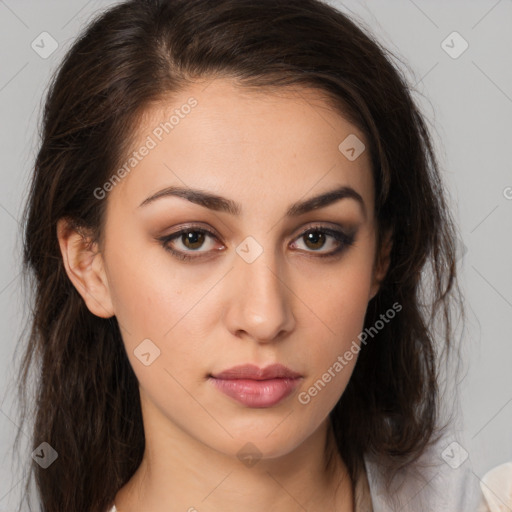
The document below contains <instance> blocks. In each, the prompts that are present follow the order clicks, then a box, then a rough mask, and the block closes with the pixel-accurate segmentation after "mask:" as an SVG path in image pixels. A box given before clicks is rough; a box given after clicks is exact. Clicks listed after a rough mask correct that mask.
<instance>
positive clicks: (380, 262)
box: [368, 230, 393, 300]
mask: <svg viewBox="0 0 512 512" xmlns="http://www.w3.org/2000/svg"><path fill="white" fill-rule="evenodd" d="M392 234H393V233H392V231H391V230H388V231H387V232H386V233H385V234H384V236H383V240H382V246H381V248H380V252H379V254H377V255H376V257H375V264H374V268H373V282H372V286H371V290H370V297H369V299H368V300H371V299H373V298H374V297H375V295H377V293H378V291H379V289H380V285H381V283H382V281H383V280H384V278H385V277H386V274H387V272H388V269H389V263H390V261H391V248H392V247H393V236H392Z"/></svg>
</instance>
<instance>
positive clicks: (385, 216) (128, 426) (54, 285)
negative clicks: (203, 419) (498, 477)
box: [19, 0, 460, 512]
mask: <svg viewBox="0 0 512 512" xmlns="http://www.w3.org/2000/svg"><path fill="white" fill-rule="evenodd" d="M395 59H396V57H394V56H393V55H392V54H391V53H390V52H388V51H387V50H385V49H383V48H382V47H381V46H380V45H379V44H378V43H377V42H376V41H375V40H374V39H373V38H372V37H370V36H369V35H368V33H365V32H364V31H363V30H362V29H361V28H359V26H358V25H357V24H356V23H354V22H353V21H352V20H351V19H350V18H348V17H347V16H345V15H344V14H342V13H341V12H339V11H337V10H336V9H334V8H333V7H330V6H329V5H327V4H325V3H322V2H320V1H319V0H146V1H143V0H138V1H136V0H133V1H128V2H123V3H121V4H119V5H116V6H114V7H112V8H109V9H108V10H106V11H105V12H103V13H101V14H100V15H99V16H98V17H97V18H96V19H94V20H93V21H92V22H91V23H90V24H89V25H88V26H87V28H86V30H85V31H84V33H83V34H82V35H80V37H79V38H78V39H77V40H76V41H75V42H74V44H73V46H72V47H71V49H70V50H69V51H68V52H67V54H66V56H65V59H64V61H63V62H62V64H61V65H60V67H59V69H58V70H57V72H56V73H55V75H54V78H53V79H52V82H51V84H50V88H49V91H48V94H47V97H46V101H45V106H44V114H43V118H42V126H41V143H40V147H39V152H38V154H37V159H36V162H35V166H34V173H33V178H32V183H31V187H30V191H29V197H28V200H27V204H26V208H25V212H24V218H23V220H24V223H23V229H24V239H23V241H24V247H23V250H24V261H23V263H24V272H25V279H26V289H27V291H28V292H30V293H33V299H32V301H31V308H30V314H31V321H30V333H29V336H28V341H27V344H26V345H24V350H25V351H24V357H23V360H22V367H21V371H20V377H19V390H20V402H21V403H23V404H27V403H28V401H29V399H31V397H32V395H33V398H34V399H35V403H34V408H35V411H34V412H35V421H34V425H33V432H32V434H33V448H34V449H35V448H36V447H37V446H38V445H39V444H40V443H41V442H43V441H44V442H47V443H49V444H50V445H51V446H52V447H53V448H54V449H55V450H56V451H57V452H58V454H59V456H58V459H57V460H56V461H55V462H54V463H53V464H52V465H51V466H50V467H48V468H47V469H42V468H41V467H39V465H37V464H33V468H32V469H33V472H34V475H35V480H36V484H37V489H38V492H39V498H40V500H41V504H42V508H41V509H40V510H43V511H45V512H63V511H68V512H85V511H87V512H104V511H105V510H106V509H107V507H108V506H109V505H110V504H111V503H112V500H113V498H114V496H115V494H116V492H117V491H118V490H119V489H120V487H122V486H123V485H124V484H125V483H126V482H127V481H128V480H129V479H130V477H131V476H132V474H133V473H134V472H135V470H136V469H137V467H138V466H139V464H140V462H141V460H142V456H143V452H144V446H145V442H144V431H143V425H142V416H141V410H140V401H139V392H138V383H137V379H136V377H135V374H134V372H133V371H132V368H131V366H130V364H129V361H128V358H127V356H126V353H125V349H124V345H123V341H122V338H121V334H120V330H119V327H118V324H117V321H116V318H115V317H113V318H109V319H104V318H99V317H96V316H95V315H93V314H92V313H90V311H89V310H88V309H87V307H86V305H85V303H84V301H83V299H82V298H81V296H80V294H79V293H78V292H77V290H76V289H75V288H74V286H73V284H72V283H71V281H70V280H69V278H68V276H67V275H66V272H65V268H64V266H63V261H62V257H61V253H60V249H59V245H58V240H57V235H56V224H57V221H58V220H59V219H60V218H68V219H70V221H71V222H72V225H73V226H74V227H75V228H76V229H77V230H81V231H82V232H83V233H84V237H85V236H89V237H90V240H91V241H100V242H101V235H102V232H103V231H102V227H103V225H104V222H105V215H104V214H105V206H106V200H103V201H100V200H98V199H97V198H96V196H95V195H94V193H93V191H94V190H95V189H96V188H98V187H101V186H102V184H104V183H105V182H106V181H107V180H108V179H109V178H110V177H111V176H112V174H113V171H114V170H115V169H117V168H118V166H119V165H120V164H121V162H122V161H123V160H124V159H125V156H126V151H127V149H128V148H129V146H130V144H131V143H132V142H133V140H134V137H135V135H136V131H137V127H138V125H139V121H140V119H141V115H142V114H143V113H144V111H145V110H147V108H148V106H150V105H152V104H155V103H158V102H169V101H172V97H173V96H172V95H173V93H175V92H177V91H181V90H182V89H184V88H186V87H187V84H190V83H192V82H194V81H196V80H199V79H201V80H203V79H204V80H208V79H213V78H215V77H227V78H231V79H233V80H234V81H236V83H237V84H239V85H240V86H243V87H256V88H258V89H260V90H263V89H264V88H266V87H267V88H268V90H269V91H271V90H276V89H278V88H280V87H286V86H296V87H301V86H302V87H308V88H314V89H316V90H317V91H318V92H319V94H322V95H325V96H326V97H328V98H329V99H330V102H331V103H330V104H331V105H332V108H333V109H335V110H337V111H338V112H339V113H340V114H341V115H343V116H344V117H346V118H347V119H349V120H350V121H351V122H353V123H354V124H355V125H356V126H357V127H358V128H359V129H360V130H361V132H362V133H364V135H365V139H366V142H367V143H368V147H367V149H368V151H370V155H371V162H372V172H373V178H374V184H375V190H376V199H375V212H376V218H377V221H378V228H379V232H378V233H379V234H378V242H379V244H380V243H381V241H382V233H384V232H385V230H386V229H392V231H393V248H392V252H391V263H390V267H389V271H388V273H387V275H386V278H385V280H384V282H383V283H382V285H381V288H380V291H379V292H378V294H377V295H376V296H375V297H374V298H373V299H372V300H371V301H370V303H369V305H368V309H367V314H366V317H365V328H369V327H371V326H373V325H375V323H376V322H377V321H378V320H379V317H380V315H381V314H382V313H384V312H385V311H387V310H389V309H390V308H392V305H393V304H394V303H397V302H398V303H399V304H400V305H401V306H402V310H401V311H400V313H398V314H397V316H396V318H395V319H394V320H393V321H391V322H388V323H386V325H385V326H384V328H382V329H380V330H379V332H378V333H377V334H375V336H374V338H373V339H372V340H371V341H370V342H369V343H367V344H366V345H365V346H364V347H362V350H361V352H360V354H359V358H358V361H357V364H356V366H355V369H354V372H353V375H352V377H351V379H350V381H349V384H348V386H347V388H346V390H345V392H344V393H343V395H342V397H341V399H340V400H339V402H338V403H337V404H336V406H335V408H334V409H333V411H332V412H331V414H330V418H331V425H332V428H333V432H334V434H335V439H336V444H337V448H338V450H339V453H340V455H341V456H342V458H343V460H344V461H345V463H346V464H347V467H348V468H349V471H350V474H351V476H352V478H355V476H356V475H357V472H358V471H359V469H360V467H361V461H362V456H363V454H373V455H374V456H376V457H378V458H379V460H381V461H382V462H383V464H384V465H385V466H386V467H387V468H388V469H389V474H390V475H393V474H395V473H396V472H397V471H398V470H399V469H400V468H403V467H407V466H408V465H411V464H412V463H413V462H414V461H416V460H417V459H418V457H419V456H420V455H421V454H422V453H423V452H424V450H425V449H426V447H427V446H428V445H429V443H431V442H432V441H433V440H434V439H435V434H436V432H439V431H440V430H441V428H440V424H439V419H440V418H439V396H440V393H439V364H440V363H439V361H440V360H441V359H440V355H441V354H442V353H443V354H444V355H448V353H449V352H450V347H452V345H453V336H452V324H453V321H452V319H451V317H452V314H453V309H452V304H454V303H455V301H453V298H454V291H459V289H458V286H457V280H456V250H455V240H456V236H457V235H456V227H455V223H454V221H453V220H452V218H451V214H450V213H449V210H448V207H447V203H446V199H445V191H444V189H443V186H442V182H441V177H440V172H439V168H438V164H437V162H436V158H435V155H434V151H433V148H432V142H431V139H430V135H429V132H428V129H427V126H426V123H425V120H424V118H423V116H422V114H421V113H420V111H419V109H418V107H417V106H416V104H415V102H414V101H413V99H412V94H411V91H412V88H411V87H410V86H409V85H408V83H407V80H406V79H405V77H404V74H403V72H401V71H400V70H399V66H397V65H396V64H394V63H393V61H394V60H395ZM340 142H341V141H340ZM429 269H430V274H428V275H427V273H428V270H429ZM427 277H430V280H428V279H427ZM458 298H459V300H458V301H456V303H457V304H460V292H459V297H458ZM436 319H437V320H438V321H439V322H440V324H439V325H441V326H442V330H440V331H437V330H436V329H434V325H435V323H434V322H435V321H436V322H437V320H436ZM436 325H437V324H436ZM438 359H439V361H438ZM32 367H35V368H36V369H37V381H36V383H35V385H34V388H33V390H30V391H29V386H28V379H29V376H30V369H31V368H32ZM25 416H26V414H25V412H24V414H23V420H25ZM31 475H32V473H31ZM27 488H28V483H27Z"/></svg>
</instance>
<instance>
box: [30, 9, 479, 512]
mask: <svg viewBox="0 0 512 512" xmlns="http://www.w3.org/2000/svg"><path fill="white" fill-rule="evenodd" d="M455 239H456V228H455V226H454V224H453V221H452V218H451V215H450V212H449V211H448V209H447V205H446V201H445V198H444V191H443V186H442V181H441V178H440V175H439V171H438V168H437V164H436V159H435V155H434V154H433V150H432V145H431V141H430V138H429V134H428V131H427V129H426V125H425V122H424V120H423V118H422V116H421V114H420V112H419V110H418V109H417V107H416V105H415V104H414V102H413V101H412V99H411V94H410V91H409V89H408V86H407V84H406V81H405V79H404V78H403V77H402V76H401V75H400V73H399V72H398V71H397V69H396V68H395V67H394V66H393V64H392V62H391V57H390V56H389V55H388V54H387V52H386V51H385V50H383V49H382V48H381V47H380V46H379V45H378V44H377V43H376V42H374V41H373V40H372V39H371V38H370V37H369V36H368V35H366V34H365V33H363V31H362V30H361V29H360V28H358V27H357V26H356V25H355V24H354V23H353V22H352V21H351V20H350V19H348V18H347V17H346V16H344V15H343V14H342V13H340V12H339V11H337V10H335V9H334V8H332V7H330V6H328V5H327V4H325V3H321V2H320V1H317V0H300V1H293V2H292V1H275V0H273V1H270V0H256V1H254V0H251V1H248V0H215V1H213V0H186V1H185V0H147V1H128V2H123V3H121V4H119V5H117V6H115V7H112V8H110V9H108V10H106V11H105V12H104V13H102V14H101V15H100V16H99V17H98V18H97V19H96V20H94V21H93V22H92V23H91V24H90V25H89V26H88V27H87V29H86V30H85V31H84V33H83V34H82V35H81V36H80V38H79V39H78V40H77V41H76V43H75V44H74V45H73V47H72V48H71V49H70V50H69V52H68V53H67V55H66V57H65V60H64V62H63V63H62V65H61V66H60V68H59V70H58V72H57V73H56V76H55V79H54V80H53V82H52V84H51V88H50V90H49V93H48V97H47V99H46V105H45V111H44V119H43V127H42V141H41V147H40V150H39V153H38V155H37V160H36V164H35V170H34V176H33V182H32V187H31V190H30V197H29V200H28V202H27V207H26V215H25V239H24V243H25V245H24V250H25V252H24V256H25V259H24V264H25V268H26V271H27V274H29V273H30V275H31V277H32V278H33V282H32V283H33V286H34V288H35V303H34V318H33V324H32V330H31V334H30V339H29V343H28V346H27V348H26V354H25V358H24V361H23V373H22V375H23V378H22V382H21V386H22V388H23V389H25V387H26V378H27V375H28V373H29V369H30V368H31V367H32V366H34V365H36V366H38V368H40V381H39V386H38V388H37V389H38V391H37V408H36V409H37V410H36V421H35V425H34V445H33V447H34V455H33V457H34V460H35V461H36V462H38V464H34V470H35V471H34V474H35V477H36V483H37V487H38V491H39V495H40V500H41V503H42V507H43V508H42V510H45V511H48V512H54V511H55V512H57V511H59V512H60V511H63V510H67V511H91V512H92V511H95V512H96V511H98V512H100V511H101V512H105V511H108V510H111V511H115V510H117V511H118V512H135V511H138V512H139V511H142V512H144V511H152V512H160V511H164V510H165V511H175V510H176V511H177V510H189V511H194V510H200V511H214V510H215V511H217V510H223V511H229V510H235V509H236V510H240V509H243V510H248V511H261V510H280V511H284V512H287V511H291V510H299V509H300V510H303V509H304V510H309V511H315V510H326V509H327V510H336V511H353V510H357V511H370V510H373V511H375V512H378V511H380V510H465V511H466V510H473V509H474V507H475V506H476V503H477V500H478V499H479V495H478V492H477V488H478V485H477V482H474V481H473V480H471V479H470V477H469V476H468V475H469V474H470V473H469V471H467V464H464V461H463V460H462V459H463V457H462V453H463V452H462V451H461V450H459V451H457V450H458V448H456V447H455V451H454V446H455V445H453V444H450V442H451V440H450V441H447V440H446V438H445V439H443V434H444V432H445V430H446V427H447V425H448V423H449V422H448V421H443V420H442V418H441V415H440V404H439V397H440V385H439V383H438V374H439V369H440V365H441V364H442V362H443V361H446V360H447V358H448V356H449V355H450V354H451V353H452V351H453V349H454V347H453V345H454V341H453V333H452V322H451V315H452V314H453V313H452V312H453V309H452V308H453V307H454V306H457V305H458V302H457V300H456V299H457V298H458V295H457V293H458V287H457V275H456V266H455V261H456V254H455V243H454V241H455ZM429 269H430V273H429V272H427V271H428V270H429ZM429 278H430V279H431V285H430V286H429ZM434 321H436V322H437V323H438V324H439V325H440V326H441V327H442V329H437V328H436V330H434V325H436V326H438V324H437V323H435V322H434ZM437 345H441V348H442V349H443V350H440V351H438V346H437ZM439 352H440V353H441V354H443V359H441V358H438V357H437V354H438V353H439ZM459 446H460V445H459ZM447 447H448V448H449V449H450V450H451V451H450V452H449V454H454V455H450V456H451V458H452V459H453V457H457V458H458V459H459V461H458V462H459V463H452V464H448V463H447V462H445V460H446V458H447V457H446V456H442V452H443V451H444V450H445V449H446V448H447ZM460 448H461V449H462V447H460ZM443 453H444V452H443ZM38 458H39V459H40V460H37V459H38ZM443 507H444V508H443Z"/></svg>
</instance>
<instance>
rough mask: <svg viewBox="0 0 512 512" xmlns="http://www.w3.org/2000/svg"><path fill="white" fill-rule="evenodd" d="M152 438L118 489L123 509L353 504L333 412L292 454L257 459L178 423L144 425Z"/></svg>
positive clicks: (203, 511)
mask: <svg viewBox="0 0 512 512" xmlns="http://www.w3.org/2000/svg"><path fill="white" fill-rule="evenodd" d="M145 437H146V444H145V452H144V457H143V460H142V463H141V465H140V466H139V468H138V469H137V471H136V472H135V473H134V475H133V476H132V478H131V479H130V480H129V482H127V484H126V485H125V486H124V487H122V488H121V489H120V491H119V492H118V493H117V495H116V498H115V504H116V508H117V509H118V512H149V511H151V512H164V511H165V512H178V511H180V512H182V511H188V512H198V511H200V512H209V511H212V512H213V511H218V510H222V511H225V512H234V511H239V510H244V511H246V512H261V511H262V510H265V511H266V510H279V511H280V512H292V511H294V512H296V511H297V510H308V511H309V512H316V511H325V510H337V511H340V512H352V511H353V500H354V497H353V486H352V482H351V480H350V477H349V475H348V472H347V468H346V466H345V464H344V462H343V460H342V459H341V457H340V456H339V453H338V452H337V450H336V449H335V448H333V447H334V446H335V441H334V436H333V434H332V428H331V426H330V422H329V418H326V420H325V422H324V423H322V425H321V426H320V427H319V428H318V429H317V430H316V431H315V432H314V433H313V434H312V435H311V436H309V437H308V438H307V439H306V440H304V441H303V442H302V443H301V444H300V445H299V446H297V447H296V448H295V449H294V450H293V451H291V452H290V453H287V454H286V455H283V456H280V457H276V458H261V459H259V460H257V462H255V463H254V461H253V463H252V464H251V463H249V462H246V463H243V462H242V461H241V460H239V459H238V457H236V456H235V457H233V456H228V455H226V454H225V453H221V452H219V451H217V450H214V449H212V448H211V447H209V446H206V445H204V444H203V443H201V442H200V441H198V440H197V439H194V438H191V437H190V436H188V435H187V434H186V433H184V432H183V431H181V430H178V429H177V430H172V431H171V432H169V431H166V429H162V428H153V429H151V428H147V425H145ZM242 444H243V443H242ZM328 450H332V454H333V456H332V459H331V461H330V463H329V464H328V465H327V464H326V462H327V453H326V452H328Z"/></svg>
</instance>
